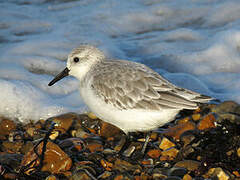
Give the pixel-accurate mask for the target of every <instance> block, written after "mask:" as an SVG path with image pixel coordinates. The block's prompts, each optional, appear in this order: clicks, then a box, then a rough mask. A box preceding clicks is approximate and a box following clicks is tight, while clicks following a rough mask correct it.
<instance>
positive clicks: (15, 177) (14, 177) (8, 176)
mask: <svg viewBox="0 0 240 180" xmlns="http://www.w3.org/2000/svg"><path fill="white" fill-rule="evenodd" d="M3 178H4V179H17V174H14V173H5V174H4V175H3Z"/></svg>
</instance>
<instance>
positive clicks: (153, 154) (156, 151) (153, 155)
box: [147, 149, 161, 159]
mask: <svg viewBox="0 0 240 180" xmlns="http://www.w3.org/2000/svg"><path fill="white" fill-rule="evenodd" d="M147 155H148V156H149V157H151V158H153V159H157V158H159V157H160V155H161V150H160V149H151V150H149V151H148V152H147Z"/></svg>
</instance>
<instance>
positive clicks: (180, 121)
mask: <svg viewBox="0 0 240 180" xmlns="http://www.w3.org/2000/svg"><path fill="white" fill-rule="evenodd" d="M189 120H190V118H189V117H185V118H183V119H180V120H178V121H177V123H178V124H183V123H186V122H188V121H189Z"/></svg>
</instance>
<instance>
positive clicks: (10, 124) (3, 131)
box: [0, 117, 16, 135]
mask: <svg viewBox="0 0 240 180" xmlns="http://www.w3.org/2000/svg"><path fill="white" fill-rule="evenodd" d="M0 120H1V122H0V135H8V134H9V133H10V132H11V131H14V130H16V124H15V122H14V121H12V120H9V119H6V118H2V117H0Z"/></svg>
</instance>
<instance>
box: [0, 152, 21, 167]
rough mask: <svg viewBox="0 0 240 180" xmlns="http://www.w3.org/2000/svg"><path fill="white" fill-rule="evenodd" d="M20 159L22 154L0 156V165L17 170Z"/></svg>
mask: <svg viewBox="0 0 240 180" xmlns="http://www.w3.org/2000/svg"><path fill="white" fill-rule="evenodd" d="M22 158H23V155H22V154H0V164H4V165H7V166H8V167H11V168H12V169H17V168H18V167H19V166H20V164H21V160H22Z"/></svg>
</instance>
